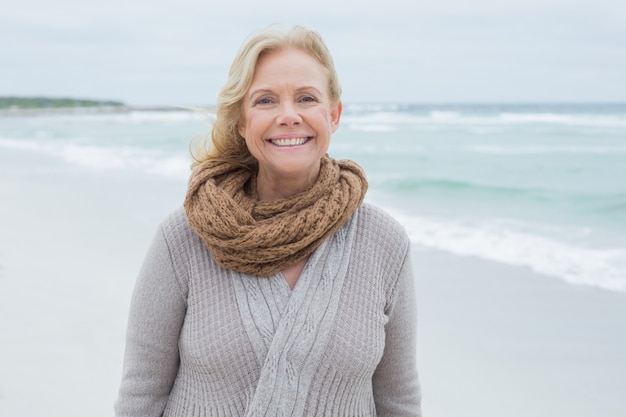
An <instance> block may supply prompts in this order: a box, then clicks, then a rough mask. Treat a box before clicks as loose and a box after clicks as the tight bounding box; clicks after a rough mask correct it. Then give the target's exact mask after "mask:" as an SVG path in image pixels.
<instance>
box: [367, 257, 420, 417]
mask: <svg viewBox="0 0 626 417" xmlns="http://www.w3.org/2000/svg"><path fill="white" fill-rule="evenodd" d="M410 255H411V252H410V250H407V253H406V256H405V259H404V262H403V265H402V267H401V268H400V273H399V276H398V279H397V282H396V285H395V288H394V290H393V293H392V300H391V304H390V305H389V308H388V309H387V315H388V317H389V321H388V323H387V325H386V328H385V331H386V336H385V350H384V353H383V357H382V359H381V361H380V363H379V365H378V367H377V368H376V371H375V373H374V377H373V389H374V400H375V402H376V413H377V415H378V416H383V417H389V416H394V417H395V416H406V417H409V416H411V417H416V416H421V415H422V413H421V391H420V385H419V380H418V374H417V364H416V362H417V357H416V341H417V307H416V295H415V288H414V282H413V269H412V266H411V256H410Z"/></svg>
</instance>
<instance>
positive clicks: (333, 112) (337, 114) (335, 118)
mask: <svg viewBox="0 0 626 417" xmlns="http://www.w3.org/2000/svg"><path fill="white" fill-rule="evenodd" d="M342 110H343V104H341V101H338V102H337V104H336V105H334V106H331V109H330V125H331V127H332V130H333V133H335V131H336V130H337V128H338V127H339V120H340V119H341V111H342Z"/></svg>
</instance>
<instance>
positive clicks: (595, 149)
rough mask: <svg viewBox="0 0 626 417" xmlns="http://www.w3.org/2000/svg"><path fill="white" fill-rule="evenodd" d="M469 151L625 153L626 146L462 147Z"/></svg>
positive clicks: (495, 152) (492, 152)
mask: <svg viewBox="0 0 626 417" xmlns="http://www.w3.org/2000/svg"><path fill="white" fill-rule="evenodd" d="M461 149H462V150H466V151H469V152H475V153H484V154H492V155H539V154H553V153H571V154H623V153H626V146H619V145H615V146H611V145H606V146H598V145H589V146H571V145H566V146H563V145H526V146H515V145H507V146H497V145H475V146H467V147H463V148H461Z"/></svg>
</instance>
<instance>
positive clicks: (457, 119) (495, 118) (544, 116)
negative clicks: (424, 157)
mask: <svg viewBox="0 0 626 417" xmlns="http://www.w3.org/2000/svg"><path fill="white" fill-rule="evenodd" d="M342 120H343V121H344V122H345V123H347V124H348V125H349V126H350V128H351V129H353V130H359V129H360V128H361V127H367V126H370V125H375V126H388V127H390V128H392V127H393V126H396V125H398V124H403V125H413V126H414V127H419V128H424V127H428V126H430V127H442V126H446V125H448V126H457V127H458V126H462V127H486V126H490V127H498V126H499V127H506V126H520V125H544V126H549V125H553V126H576V127H593V128H618V129H621V128H626V114H612V115H595V114H584V113H581V114H574V113H571V114H567V113H563V114H561V113H507V112H500V113H489V114H476V113H461V112H455V111H439V110H433V111H430V112H428V113H410V112H392V111H386V110H381V111H371V112H361V113H357V112H354V113H348V114H346V113H344V115H343V118H342ZM379 128H380V127H379Z"/></svg>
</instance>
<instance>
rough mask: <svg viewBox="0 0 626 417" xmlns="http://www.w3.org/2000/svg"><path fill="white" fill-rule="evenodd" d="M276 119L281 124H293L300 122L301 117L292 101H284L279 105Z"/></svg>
mask: <svg viewBox="0 0 626 417" xmlns="http://www.w3.org/2000/svg"><path fill="white" fill-rule="evenodd" d="M277 121H278V123H279V124H280V125H282V126H295V125H299V124H300V123H301V122H302V117H301V116H300V114H299V113H298V110H297V109H296V107H295V106H294V105H293V103H284V104H281V105H280V107H279V114H278V118H277Z"/></svg>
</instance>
